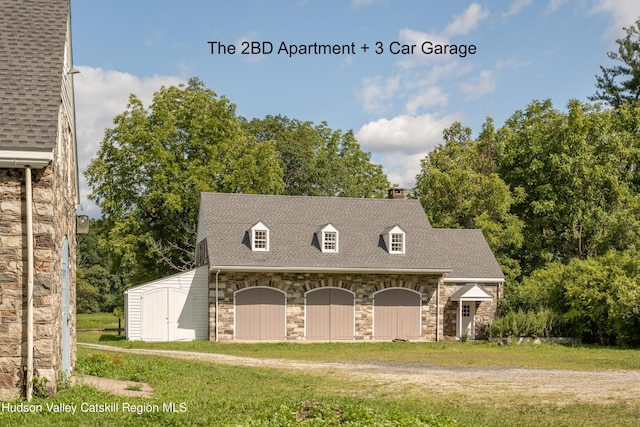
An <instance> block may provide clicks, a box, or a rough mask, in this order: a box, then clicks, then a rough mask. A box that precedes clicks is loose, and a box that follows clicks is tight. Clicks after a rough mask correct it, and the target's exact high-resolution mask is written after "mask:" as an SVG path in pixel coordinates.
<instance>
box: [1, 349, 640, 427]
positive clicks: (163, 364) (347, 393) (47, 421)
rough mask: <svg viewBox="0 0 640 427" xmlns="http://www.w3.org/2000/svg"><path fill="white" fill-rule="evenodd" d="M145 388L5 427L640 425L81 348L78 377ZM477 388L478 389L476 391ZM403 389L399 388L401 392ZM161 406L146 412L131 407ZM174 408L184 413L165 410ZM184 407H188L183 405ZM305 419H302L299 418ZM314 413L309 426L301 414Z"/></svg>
mask: <svg viewBox="0 0 640 427" xmlns="http://www.w3.org/2000/svg"><path fill="white" fill-rule="evenodd" d="M81 372H84V373H86V374H102V375H108V376H109V377H113V378H119V379H124V380H133V381H145V382H148V383H149V384H150V385H151V386H152V387H153V388H154V390H155V392H154V396H153V397H152V398H125V397H116V396H113V395H109V394H107V393H103V392H100V391H97V390H95V389H93V388H91V387H88V386H83V385H80V386H76V387H74V388H63V389H61V390H60V391H59V393H58V394H57V395H56V396H55V397H54V398H52V399H48V400H46V401H45V400H42V399H34V401H33V402H32V403H33V404H41V405H43V406H44V405H45V403H46V402H49V403H50V404H51V403H54V404H55V403H65V404H76V405H78V412H76V414H70V413H65V414H56V413H49V412H47V411H46V409H45V411H43V412H42V413H30V414H18V413H11V412H8V411H4V412H3V413H1V414H0V418H1V421H0V424H2V425H3V426H22V425H29V426H53V425H78V426H89V425H90V426H112V425H121V426H136V425H139V426H146V425H154V426H156V425H157V426H272V425H273V426H316V425H328V426H333V425H352V426H376V425H388V426H403V425H404V426H419V425H431V426H449V425H468V426H515V425H517V426H539V425H550V426H609V425H637V411H638V410H640V404H639V403H638V402H637V401H635V402H621V401H614V402H609V403H606V404H585V403H575V404H564V405H557V404H554V403H553V402H549V401H535V400H532V399H531V398H530V397H526V396H517V395H514V396H510V397H509V399H508V400H509V401H508V402H503V403H502V404H496V403H495V401H494V400H492V399H490V398H488V399H484V398H483V397H482V396H472V395H471V396H462V395H460V396H458V395H455V394H451V393H447V392H446V391H444V390H443V391H442V392H438V391H433V392H428V391H424V390H423V391H421V392H420V393H418V394H416V393H410V392H409V391H407V390H398V389H394V388H393V387H392V388H391V389H390V388H388V387H380V386H379V385H378V384H373V383H370V382H368V381H362V380H357V379H355V378H353V377H346V376H340V375H333V374H331V375H326V374H325V375H320V374H311V373H301V372H297V371H296V372H287V371H282V370H273V369H262V368H247V367H239V366H227V365H217V364H213V363H206V362H198V361H185V360H174V359H170V358H164V357H152V356H141V355H132V354H123V353H118V352H117V350H116V351H115V352H111V351H110V352H103V351H96V350H89V349H86V348H82V347H79V348H78V363H77V366H76V373H81ZM469 387H473V384H469ZM393 390H395V391H393ZM111 402H118V403H119V404H120V408H119V411H118V412H115V413H91V412H80V405H82V404H84V405H85V408H86V407H87V406H88V405H94V404H103V405H104V404H108V403H111ZM125 402H127V403H129V404H131V405H140V404H146V405H158V408H159V411H155V412H144V413H141V414H139V413H136V412H129V411H124V410H123V404H124V403H125ZM171 402H173V403H174V404H175V405H176V407H177V408H184V409H185V411H184V412H175V413H173V412H163V411H162V408H163V404H165V405H166V404H168V403H171ZM181 404H182V405H183V406H180V405H181ZM297 413H298V415H297ZM300 416H305V417H307V419H306V420H305V421H304V422H301V421H299V420H298V417H300Z"/></svg>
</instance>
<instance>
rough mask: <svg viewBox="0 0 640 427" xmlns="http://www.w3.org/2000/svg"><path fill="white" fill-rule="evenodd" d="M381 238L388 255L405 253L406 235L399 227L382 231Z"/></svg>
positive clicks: (395, 226)
mask: <svg viewBox="0 0 640 427" xmlns="http://www.w3.org/2000/svg"><path fill="white" fill-rule="evenodd" d="M382 238H383V239H384V243H385V244H386V245H387V250H388V251H389V253H390V254H404V253H405V248H406V240H407V235H406V233H405V232H404V230H403V229H402V228H400V226H399V225H394V226H393V227H389V228H387V229H386V230H384V233H383V234H382Z"/></svg>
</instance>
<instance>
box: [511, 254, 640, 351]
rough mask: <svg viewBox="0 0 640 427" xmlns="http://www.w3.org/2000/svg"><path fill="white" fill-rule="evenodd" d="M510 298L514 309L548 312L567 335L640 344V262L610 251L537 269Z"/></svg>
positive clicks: (601, 340) (633, 344)
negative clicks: (557, 318)
mask: <svg viewBox="0 0 640 427" xmlns="http://www.w3.org/2000/svg"><path fill="white" fill-rule="evenodd" d="M510 292H511V293H510V294H509V295H507V298H509V299H512V300H517V302H516V303H515V304H512V307H513V308H514V309H522V310H527V311H529V312H536V311H540V310H544V309H550V310H552V311H553V312H554V313H558V314H560V315H561V316H562V317H563V320H564V322H563V323H564V325H565V327H566V328H567V330H568V332H569V334H571V335H572V336H575V337H579V338H581V339H582V340H583V341H584V342H587V343H598V344H606V345H608V344H621V345H632V346H639V345H640V259H639V258H638V256H637V253H636V252H635V251H626V252H618V251H609V252H607V253H606V254H604V255H602V256H597V257H590V258H588V259H584V260H581V259H578V258H574V259H572V260H571V261H570V262H569V263H567V264H562V263H559V262H553V263H550V264H548V265H547V266H545V267H544V268H541V269H538V270H536V271H534V272H533V273H532V274H531V275H530V276H529V277H527V278H525V279H524V280H523V281H522V283H521V284H520V285H519V286H516V287H514V288H513V289H512V290H510Z"/></svg>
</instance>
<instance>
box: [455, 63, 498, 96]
mask: <svg viewBox="0 0 640 427" xmlns="http://www.w3.org/2000/svg"><path fill="white" fill-rule="evenodd" d="M495 90H496V79H495V75H494V74H493V72H491V71H486V70H485V71H482V72H481V73H480V75H479V76H478V77H477V78H476V79H473V80H472V81H468V82H465V83H462V84H461V85H460V91H461V92H462V93H464V94H465V95H466V99H467V100H470V101H473V100H476V99H480V98H482V97H483V96H484V95H486V94H489V93H492V92H495Z"/></svg>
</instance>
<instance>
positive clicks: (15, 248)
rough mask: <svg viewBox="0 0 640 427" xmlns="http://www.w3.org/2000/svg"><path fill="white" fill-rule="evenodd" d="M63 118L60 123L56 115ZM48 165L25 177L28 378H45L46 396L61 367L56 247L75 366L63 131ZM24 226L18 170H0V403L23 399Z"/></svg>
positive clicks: (71, 217)
mask: <svg viewBox="0 0 640 427" xmlns="http://www.w3.org/2000/svg"><path fill="white" fill-rule="evenodd" d="M62 119H64V117H62ZM60 128H61V129H63V135H59V138H58V139H59V144H58V146H57V147H56V149H55V150H54V160H53V161H52V162H51V164H50V165H49V166H48V167H47V168H45V169H42V170H33V171H32V191H33V236H34V298H33V307H34V310H33V313H34V315H33V318H34V374H35V375H36V376H38V377H46V378H47V379H48V387H49V390H50V392H51V393H53V392H55V390H56V384H57V382H58V380H59V379H60V372H61V363H62V360H61V359H62V347H61V340H62V335H61V331H62V324H61V322H62V311H61V310H62V308H61V302H62V280H61V276H62V244H63V243H62V242H63V240H64V238H65V237H66V238H67V240H68V242H69V252H70V258H69V263H70V288H71V295H70V300H71V313H72V316H71V339H70V341H71V366H72V367H73V366H74V365H75V359H76V357H75V273H76V269H75V259H76V235H75V227H76V223H75V217H76V213H75V206H76V205H75V172H74V170H73V168H72V167H71V166H72V164H73V162H69V161H68V159H69V156H73V157H72V159H74V160H75V154H74V153H73V152H72V148H71V142H70V132H71V128H70V127H69V126H68V125H67V124H66V122H65V121H64V120H63V123H62V126H61V127H60ZM26 236H27V228H26V190H25V171H24V170H23V169H0V400H7V399H13V398H15V397H17V396H19V395H20V394H22V393H23V387H24V384H23V383H24V381H23V376H24V373H23V371H22V366H24V365H26V359H27V345H26V342H27V325H26V323H27V319H26V308H27V298H26V295H27V242H26Z"/></svg>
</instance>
